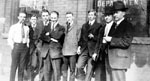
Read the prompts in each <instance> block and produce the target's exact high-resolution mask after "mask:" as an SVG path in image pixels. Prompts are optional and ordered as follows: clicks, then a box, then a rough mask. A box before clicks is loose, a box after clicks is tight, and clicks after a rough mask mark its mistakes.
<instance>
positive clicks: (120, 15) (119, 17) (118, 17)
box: [114, 11, 125, 21]
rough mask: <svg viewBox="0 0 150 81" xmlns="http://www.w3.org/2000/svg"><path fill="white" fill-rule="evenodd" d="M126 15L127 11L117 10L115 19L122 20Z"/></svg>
mask: <svg viewBox="0 0 150 81" xmlns="http://www.w3.org/2000/svg"><path fill="white" fill-rule="evenodd" d="M124 15H125V12H123V11H117V12H115V13H114V19H115V21H119V20H121V19H122V18H123V17H124Z"/></svg>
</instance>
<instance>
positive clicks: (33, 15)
mask: <svg viewBox="0 0 150 81" xmlns="http://www.w3.org/2000/svg"><path fill="white" fill-rule="evenodd" d="M31 17H36V18H38V17H37V15H35V14H32V15H31ZM31 17H30V18H31Z"/></svg>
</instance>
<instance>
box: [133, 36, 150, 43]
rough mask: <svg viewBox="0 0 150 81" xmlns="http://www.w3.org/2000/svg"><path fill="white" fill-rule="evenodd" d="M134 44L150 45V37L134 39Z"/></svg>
mask: <svg viewBox="0 0 150 81" xmlns="http://www.w3.org/2000/svg"><path fill="white" fill-rule="evenodd" d="M132 44H144V45H146V44H147V45H150V37H134V38H133V41H132Z"/></svg>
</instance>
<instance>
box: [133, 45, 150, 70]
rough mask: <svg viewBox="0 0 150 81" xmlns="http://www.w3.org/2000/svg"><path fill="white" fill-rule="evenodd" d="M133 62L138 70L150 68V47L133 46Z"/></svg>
mask: <svg viewBox="0 0 150 81" xmlns="http://www.w3.org/2000/svg"><path fill="white" fill-rule="evenodd" d="M131 50H132V54H133V62H134V63H135V65H136V66H137V67H138V68H142V67H144V66H145V65H148V66H149V67H150V45H132V46H131Z"/></svg>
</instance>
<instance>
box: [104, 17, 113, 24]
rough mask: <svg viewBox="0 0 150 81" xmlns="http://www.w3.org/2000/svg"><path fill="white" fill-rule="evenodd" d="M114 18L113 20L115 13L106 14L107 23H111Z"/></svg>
mask: <svg viewBox="0 0 150 81" xmlns="http://www.w3.org/2000/svg"><path fill="white" fill-rule="evenodd" d="M112 20H113V15H106V16H105V21H106V23H110V22H111V21H112Z"/></svg>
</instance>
